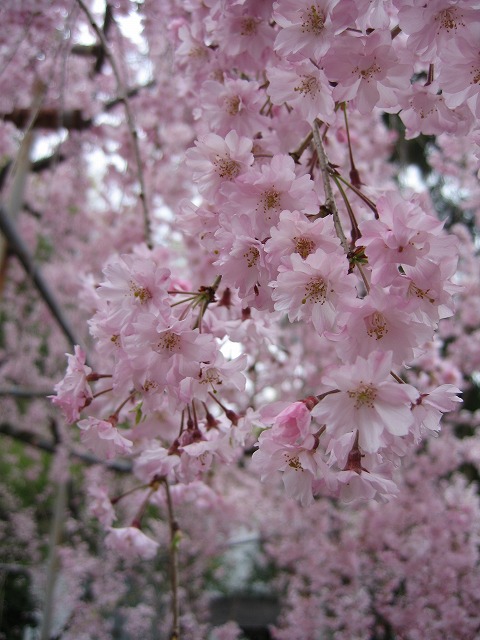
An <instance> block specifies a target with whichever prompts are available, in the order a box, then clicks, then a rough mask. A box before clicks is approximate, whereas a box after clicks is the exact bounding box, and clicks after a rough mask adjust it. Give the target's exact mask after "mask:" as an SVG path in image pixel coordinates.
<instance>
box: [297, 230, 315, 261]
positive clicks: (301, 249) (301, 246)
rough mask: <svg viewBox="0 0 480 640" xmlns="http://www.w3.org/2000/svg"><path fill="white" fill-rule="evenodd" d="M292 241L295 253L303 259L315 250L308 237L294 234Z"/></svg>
mask: <svg viewBox="0 0 480 640" xmlns="http://www.w3.org/2000/svg"><path fill="white" fill-rule="evenodd" d="M293 242H294V243H295V253H299V254H300V255H301V256H302V258H303V259H304V260H305V259H306V258H307V257H308V256H309V255H310V254H311V253H313V252H314V251H315V248H316V247H315V243H314V242H313V240H310V238H303V237H302V236H300V237H297V236H295V237H294V238H293Z"/></svg>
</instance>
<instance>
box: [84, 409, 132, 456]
mask: <svg viewBox="0 0 480 640" xmlns="http://www.w3.org/2000/svg"><path fill="white" fill-rule="evenodd" d="M115 422H116V421H115V420H113V419H110V420H100V419H98V418H93V417H92V416H89V417H88V418H87V419H86V420H80V422H79V423H78V427H79V428H80V429H81V430H82V433H81V436H80V438H81V441H82V442H83V444H84V445H85V446H86V447H87V448H88V449H90V450H91V451H93V452H94V453H96V454H97V455H99V456H100V457H102V458H105V459H107V460H109V459H111V458H114V457H115V456H117V455H128V454H129V453H131V451H132V447H133V443H132V441H131V440H128V439H127V438H125V437H124V436H122V435H121V433H120V431H119V430H118V429H117V427H116V425H115V424H114V423H115Z"/></svg>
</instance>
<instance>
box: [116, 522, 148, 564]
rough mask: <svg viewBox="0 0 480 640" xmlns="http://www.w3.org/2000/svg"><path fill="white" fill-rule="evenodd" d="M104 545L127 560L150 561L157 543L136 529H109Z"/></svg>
mask: <svg viewBox="0 0 480 640" xmlns="http://www.w3.org/2000/svg"><path fill="white" fill-rule="evenodd" d="M105 544H106V546H107V547H109V548H110V549H113V550H115V551H116V552H117V553H119V554H121V555H122V556H123V557H125V558H127V559H128V560H131V559H136V558H141V559H143V560H151V559H152V558H154V557H155V555H156V553H157V549H158V546H159V545H158V542H155V540H152V539H151V538H149V537H148V536H147V535H145V534H144V533H143V531H140V529H138V528H137V527H122V528H110V529H109V533H108V535H107V537H106V538H105Z"/></svg>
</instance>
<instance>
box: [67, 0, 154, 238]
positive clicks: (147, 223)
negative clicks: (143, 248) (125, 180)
mask: <svg viewBox="0 0 480 640" xmlns="http://www.w3.org/2000/svg"><path fill="white" fill-rule="evenodd" d="M77 3H78V4H79V6H80V8H81V9H82V11H83V12H84V14H85V15H86V17H87V19H88V21H89V23H90V26H91V27H92V29H93V30H94V31H95V33H96V35H97V37H98V39H99V40H100V43H101V45H102V47H103V50H104V52H105V56H106V57H107V59H108V61H109V62H110V66H111V67H112V71H113V75H114V76H115V80H116V82H117V92H118V95H119V99H120V100H121V102H123V105H124V107H125V115H126V116H127V125H128V129H129V131H130V135H131V137H132V142H133V151H134V155H135V160H136V164H137V177H138V182H139V185H140V194H139V196H140V201H141V203H142V210H143V224H144V229H145V241H146V243H147V245H148V246H149V247H150V248H151V247H152V231H151V220H150V212H149V208H148V203H147V195H146V191H145V180H144V178H143V169H142V166H143V165H142V158H141V156H140V146H139V144H138V133H137V129H136V128H135V122H134V119H133V113H132V110H131V107H130V102H129V100H128V96H127V91H126V89H125V86H124V84H123V81H122V78H121V76H120V72H119V70H118V67H117V63H116V61H115V58H114V57H113V55H112V53H111V51H110V49H109V46H108V43H107V41H106V39H105V36H104V34H103V32H102V30H101V29H100V28H99V26H98V25H97V23H96V22H95V20H94V18H93V16H92V14H91V13H90V10H89V8H88V7H87V6H86V4H85V3H84V2H83V0H77Z"/></svg>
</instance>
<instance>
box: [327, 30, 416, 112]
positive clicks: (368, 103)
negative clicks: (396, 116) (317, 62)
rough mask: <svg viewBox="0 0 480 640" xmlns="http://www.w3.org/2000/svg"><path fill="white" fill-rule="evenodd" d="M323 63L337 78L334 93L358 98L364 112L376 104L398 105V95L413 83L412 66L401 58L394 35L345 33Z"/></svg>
mask: <svg viewBox="0 0 480 640" xmlns="http://www.w3.org/2000/svg"><path fill="white" fill-rule="evenodd" d="M322 66H323V67H324V69H325V73H326V75H327V77H328V79H329V80H330V81H332V82H336V83H337V86H336V87H335V88H334V90H333V97H334V99H335V100H338V101H347V100H354V103H353V104H354V106H355V107H356V108H357V109H358V111H359V112H360V113H361V114H362V115H366V114H368V113H370V112H371V110H372V109H373V108H374V107H380V108H382V109H384V110H389V109H391V108H393V109H396V105H397V104H398V96H399V94H401V93H402V92H404V91H406V90H407V89H408V88H409V87H410V77H411V75H412V70H413V69H412V66H411V65H410V64H408V63H407V64H406V63H403V62H399V61H398V58H397V56H396V54H395V51H394V50H393V48H392V46H391V41H390V35H389V34H388V33H387V34H385V32H374V33H372V34H370V35H368V36H360V37H355V36H343V37H342V38H340V39H339V40H338V41H337V44H336V45H335V47H334V48H332V49H331V50H330V51H329V52H328V54H327V55H326V56H325V58H324V59H323V60H322Z"/></svg>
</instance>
